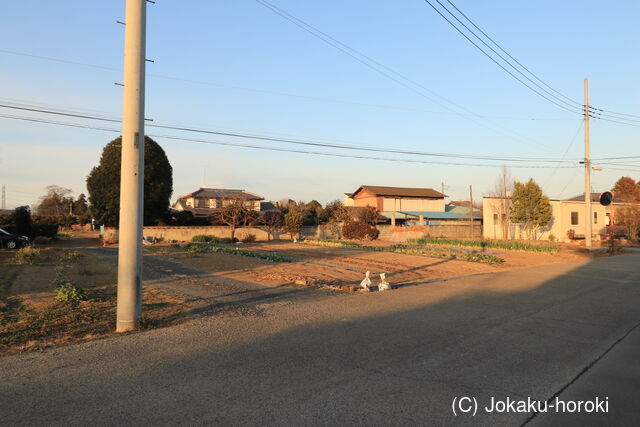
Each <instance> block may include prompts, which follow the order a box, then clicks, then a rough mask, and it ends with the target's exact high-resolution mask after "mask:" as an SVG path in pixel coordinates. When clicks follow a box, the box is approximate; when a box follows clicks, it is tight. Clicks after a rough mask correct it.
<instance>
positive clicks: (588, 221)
mask: <svg viewBox="0 0 640 427" xmlns="http://www.w3.org/2000/svg"><path fill="white" fill-rule="evenodd" d="M584 204H585V217H586V218H585V227H586V228H585V232H584V244H585V246H586V247H587V248H590V247H591V246H592V245H593V242H592V241H591V234H592V224H593V218H592V217H591V216H592V214H591V154H590V150H589V79H586V78H585V79H584Z"/></svg>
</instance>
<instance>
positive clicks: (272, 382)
mask: <svg viewBox="0 0 640 427" xmlns="http://www.w3.org/2000/svg"><path fill="white" fill-rule="evenodd" d="M639 264H640V255H639V254H633V255H624V256H617V257H611V258H599V259H596V260H594V261H591V262H589V263H581V264H576V263H573V264H553V265H548V266H542V267H539V266H538V267H535V268H528V269H521V270H512V271H507V272H504V273H499V274H493V275H487V276H479V277H470V278H464V279H458V280H454V281H448V282H438V283H430V284H425V285H421V286H414V287H406V288H403V289H398V290H393V291H388V292H382V293H372V294H353V295H344V294H340V295H336V294H329V293H326V292H318V293H317V295H316V296H313V297H307V298H304V299H300V300H299V301H297V302H296V303H294V304H268V305H266V306H265V307H264V310H261V311H258V312H253V313H254V314H251V315H233V316H229V315H226V316H212V317H207V318H203V319H199V320H196V321H192V322H189V323H187V324H183V325H179V326H175V327H171V328H166V329H160V330H155V331H150V332H145V333H139V334H132V335H123V336H118V337H115V338H111V339H105V340H100V341H94V342H88V343H84V344H79V345H73V346H68V347H62V348H58V349H53V350H49V351H46V352H43V353H30V354H22V355H16V356H10V357H5V358H0V424H3V425H89V424H90V425H165V424H180V425H194V424H195V425H201V424H225V425H257V424H260V425H265V424H266V425H336V424H340V425H400V424H401V425H424V424H429V425H521V424H523V423H527V422H531V424H532V425H534V424H537V425H552V424H556V425H557V424H559V423H562V424H567V423H572V422H573V423H575V424H581V425H603V424H609V425H623V424H636V423H637V419H638V417H639V416H640V405H637V401H638V398H640V382H639V378H640V372H639V371H640V370H639V369H638V363H637V361H638V360H639V356H640V345H638V344H640V334H639V332H640V330H639V329H640V328H637V326H638V324H639V321H640V269H639V268H638V265H639ZM255 313H257V314H255ZM634 328H635V329H634ZM556 396H558V397H559V398H562V399H577V398H580V399H581V400H589V399H591V400H595V399H596V398H600V399H604V398H605V397H608V398H609V399H608V401H609V405H608V410H609V412H608V413H604V414H601V413H598V414H593V413H592V414H584V413H582V414H569V415H563V416H562V418H556V416H557V415H556V414H550V413H540V414H531V413H519V412H516V413H514V412H510V413H504V412H503V413H496V412H492V413H488V412H487V411H486V410H485V409H484V407H485V406H488V405H490V404H491V399H492V398H494V399H497V400H503V401H504V400H506V399H507V398H509V399H515V400H522V399H527V398H531V399H533V400H539V401H542V402H546V401H547V400H549V401H552V400H553V399H555V397H556ZM465 397H468V398H470V399H471V400H466V399H462V401H461V400H460V399H461V398H465ZM454 398H457V399H458V400H456V401H457V402H458V403H460V402H462V405H461V406H459V407H458V416H455V415H454V414H453V412H452V402H453V400H454ZM473 398H475V399H476V401H477V403H478V411H477V413H476V415H475V416H472V415H471V414H469V413H467V414H464V413H462V412H460V408H463V409H468V408H469V406H468V405H467V403H468V402H473V400H472V399H473Z"/></svg>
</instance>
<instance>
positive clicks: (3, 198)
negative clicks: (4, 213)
mask: <svg viewBox="0 0 640 427" xmlns="http://www.w3.org/2000/svg"><path fill="white" fill-rule="evenodd" d="M4 193H5V191H4V185H3V186H2V209H5V208H6V207H7V205H6V202H7V200H6V196H5V194H4Z"/></svg>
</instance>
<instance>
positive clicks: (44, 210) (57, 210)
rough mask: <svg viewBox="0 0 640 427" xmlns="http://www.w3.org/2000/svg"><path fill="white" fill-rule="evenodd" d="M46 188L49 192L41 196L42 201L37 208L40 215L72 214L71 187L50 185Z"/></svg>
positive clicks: (60, 215)
mask: <svg viewBox="0 0 640 427" xmlns="http://www.w3.org/2000/svg"><path fill="white" fill-rule="evenodd" d="M45 190H46V192H47V193H46V194H45V195H44V196H42V197H41V198H40V203H39V204H38V208H37V210H36V211H37V213H38V215H40V216H51V217H63V216H67V215H71V211H72V209H73V197H71V189H69V188H63V187H60V186H57V185H49V186H48V187H46V188H45Z"/></svg>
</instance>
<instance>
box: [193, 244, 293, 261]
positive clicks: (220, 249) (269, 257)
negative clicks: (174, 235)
mask: <svg viewBox="0 0 640 427" xmlns="http://www.w3.org/2000/svg"><path fill="white" fill-rule="evenodd" d="M183 249H185V250H186V251H187V252H188V253H189V254H192V255H195V254H203V253H207V252H213V253H223V254H230V255H239V256H245V257H250V258H258V259H263V260H265V261H271V262H293V261H296V260H295V259H293V258H290V257H286V256H282V255H278V254H275V253H272V252H262V251H250V250H247V249H240V248H229V247H225V246H216V245H202V244H197V243H189V244H186V245H184V246H183Z"/></svg>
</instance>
